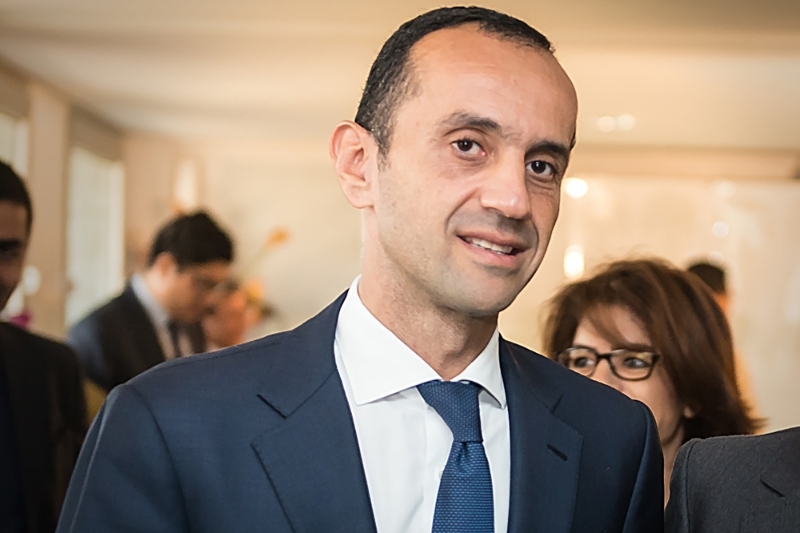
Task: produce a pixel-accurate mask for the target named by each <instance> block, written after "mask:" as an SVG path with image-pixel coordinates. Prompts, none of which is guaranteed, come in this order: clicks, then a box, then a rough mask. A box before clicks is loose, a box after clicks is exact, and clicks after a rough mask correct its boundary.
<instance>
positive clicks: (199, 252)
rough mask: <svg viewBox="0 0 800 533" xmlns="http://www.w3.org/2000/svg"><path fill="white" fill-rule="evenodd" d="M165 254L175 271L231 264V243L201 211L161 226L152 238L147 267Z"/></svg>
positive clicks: (219, 228)
mask: <svg viewBox="0 0 800 533" xmlns="http://www.w3.org/2000/svg"><path fill="white" fill-rule="evenodd" d="M165 252H166V253H169V254H170V255H172V257H173V258H174V259H175V262H176V263H177V264H178V268H185V267H188V266H192V265H199V264H204V263H210V262H212V261H224V262H226V263H230V262H231V261H233V241H232V240H231V238H230V236H229V235H228V234H227V233H226V232H225V230H223V229H222V228H221V227H219V225H217V223H216V222H214V219H213V218H211V216H209V214H208V213H206V212H204V211H197V212H195V213H191V214H183V215H179V216H177V217H175V218H173V219H172V220H170V221H169V222H168V223H167V224H166V225H165V226H164V227H162V228H161V229H160V230H159V231H158V233H157V234H156V236H155V239H153V244H152V245H151V247H150V254H149V256H148V258H147V265H148V266H152V265H153V263H155V261H156V258H157V257H158V256H159V255H161V254H162V253H165Z"/></svg>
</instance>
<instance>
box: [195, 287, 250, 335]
mask: <svg viewBox="0 0 800 533" xmlns="http://www.w3.org/2000/svg"><path fill="white" fill-rule="evenodd" d="M223 285H224V286H223V287H222V288H221V294H220V296H219V298H217V299H216V301H215V302H214V305H213V306H212V307H211V308H210V309H209V311H208V314H207V315H206V316H205V317H203V332H204V333H205V335H206V341H207V342H208V344H209V349H212V350H213V349H217V348H227V347H228V346H235V345H237V344H241V343H242V342H244V338H245V333H246V332H247V328H248V326H249V317H248V306H249V305H250V302H249V301H248V295H247V291H245V290H244V289H243V288H241V287H239V286H238V284H236V282H234V281H229V282H227V283H225V284H223Z"/></svg>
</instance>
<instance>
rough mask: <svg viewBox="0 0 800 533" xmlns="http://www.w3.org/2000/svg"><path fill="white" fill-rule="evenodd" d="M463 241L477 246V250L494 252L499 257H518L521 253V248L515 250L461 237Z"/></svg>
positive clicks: (473, 238)
mask: <svg viewBox="0 0 800 533" xmlns="http://www.w3.org/2000/svg"><path fill="white" fill-rule="evenodd" d="M461 240H463V241H464V242H466V243H468V244H471V245H472V246H475V247H476V248H483V249H484V250H489V251H490V252H494V253H496V254H498V255H516V254H518V253H519V252H520V251H521V250H520V249H519V248H514V247H513V246H507V245H502V244H497V243H494V242H490V241H487V240H484V239H478V238H475V237H461Z"/></svg>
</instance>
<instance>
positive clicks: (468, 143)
mask: <svg viewBox="0 0 800 533" xmlns="http://www.w3.org/2000/svg"><path fill="white" fill-rule="evenodd" d="M453 146H455V147H456V150H458V151H459V152H461V153H462V154H467V155H478V154H479V153H480V151H481V145H479V144H478V143H476V142H475V141H472V140H470V139H459V140H457V141H456V142H454V143H453Z"/></svg>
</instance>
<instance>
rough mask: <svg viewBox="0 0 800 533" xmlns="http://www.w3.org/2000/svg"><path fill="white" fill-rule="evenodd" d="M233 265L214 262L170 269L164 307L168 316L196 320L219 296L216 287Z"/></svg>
mask: <svg viewBox="0 0 800 533" xmlns="http://www.w3.org/2000/svg"><path fill="white" fill-rule="evenodd" d="M229 270H230V264H229V263H227V262H225V261H211V262H208V263H202V264H198V265H190V266H187V267H184V268H177V265H176V266H175V268H173V269H170V271H169V273H168V275H167V284H166V286H167V290H166V294H165V297H166V298H165V305H164V306H165V308H166V311H167V312H168V313H169V315H170V316H171V317H172V318H173V319H175V320H177V321H179V322H184V323H192V322H197V321H199V320H200V319H201V318H203V316H204V315H205V314H206V313H207V312H208V311H209V309H210V308H211V307H212V306H213V305H214V304H215V302H216V299H217V298H218V297H219V295H218V293H217V291H215V289H216V288H217V286H218V285H219V284H220V283H222V282H223V281H225V280H226V279H227V278H228V275H229Z"/></svg>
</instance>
